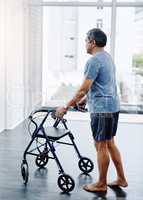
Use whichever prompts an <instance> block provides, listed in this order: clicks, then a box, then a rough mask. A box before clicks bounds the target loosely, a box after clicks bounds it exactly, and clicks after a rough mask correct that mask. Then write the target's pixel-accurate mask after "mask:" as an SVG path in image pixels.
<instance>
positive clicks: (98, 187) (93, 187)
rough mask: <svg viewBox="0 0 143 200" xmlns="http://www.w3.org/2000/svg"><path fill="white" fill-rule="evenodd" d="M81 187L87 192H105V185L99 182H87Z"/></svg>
mask: <svg viewBox="0 0 143 200" xmlns="http://www.w3.org/2000/svg"><path fill="white" fill-rule="evenodd" d="M83 189H84V190H86V191H88V192H106V191H107V185H105V184H104V185H103V184H101V183H94V184H87V185H84V186H83Z"/></svg>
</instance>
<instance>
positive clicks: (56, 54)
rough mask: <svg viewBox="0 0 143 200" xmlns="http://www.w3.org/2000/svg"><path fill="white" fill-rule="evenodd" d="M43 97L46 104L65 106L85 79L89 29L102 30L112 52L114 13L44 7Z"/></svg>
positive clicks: (107, 10) (94, 8)
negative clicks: (112, 19) (112, 18)
mask: <svg viewBox="0 0 143 200" xmlns="http://www.w3.org/2000/svg"><path fill="white" fill-rule="evenodd" d="M43 14H44V24H43V94H44V103H45V102H47V101H48V102H49V101H50V102H51V103H54V102H57V101H58V104H60V103H61V104H62V103H63V102H64V101H67V100H68V99H70V98H71V97H72V96H73V94H74V92H75V90H76V89H77V88H78V86H79V84H80V83H81V81H82V79H83V69H84V65H85V62H86V60H87V59H88V58H89V55H87V54H86V49H85V37H86V33H87V31H88V30H89V29H92V28H95V27H99V28H102V29H103V30H104V31H105V32H106V33H107V37H108V44H107V47H106V50H107V51H110V24H111V22H110V21H111V9H110V8H103V9H97V8H96V7H49V8H48V7H44V10H43Z"/></svg>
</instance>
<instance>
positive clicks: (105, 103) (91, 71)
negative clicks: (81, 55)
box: [84, 51, 120, 113]
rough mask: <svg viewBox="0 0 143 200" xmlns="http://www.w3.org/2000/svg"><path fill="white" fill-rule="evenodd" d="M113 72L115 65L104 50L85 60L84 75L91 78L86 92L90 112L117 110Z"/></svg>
mask: <svg viewBox="0 0 143 200" xmlns="http://www.w3.org/2000/svg"><path fill="white" fill-rule="evenodd" d="M115 74H116V73H115V65H114V63H113V61H112V58H111V56H110V55H109V54H108V53H107V52H106V51H101V52H97V53H96V54H95V55H94V56H92V57H91V58H90V59H89V60H88V61H87V63H86V65H85V70H84V76H85V79H91V80H93V84H92V86H91V88H90V90H89V91H88V94H87V102H88V106H89V112H90V113H107V112H117V111H119V109H120V105H119V97H118V94H117V86H116V77H115Z"/></svg>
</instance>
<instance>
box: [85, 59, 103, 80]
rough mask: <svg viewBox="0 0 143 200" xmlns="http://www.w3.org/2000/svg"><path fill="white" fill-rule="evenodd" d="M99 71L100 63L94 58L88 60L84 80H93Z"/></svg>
mask: <svg viewBox="0 0 143 200" xmlns="http://www.w3.org/2000/svg"><path fill="white" fill-rule="evenodd" d="M99 69H100V62H99V61H98V59H96V58H93V57H92V58H90V59H89V60H88V61H87V63H86V65H85V70H84V77H85V79H91V80H95V79H96V77H97V75H98V73H99Z"/></svg>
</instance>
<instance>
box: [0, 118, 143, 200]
mask: <svg viewBox="0 0 143 200" xmlns="http://www.w3.org/2000/svg"><path fill="white" fill-rule="evenodd" d="M68 125H69V129H70V130H71V131H72V133H73V134H74V136H75V142H76V143H77V145H78V147H79V149H80V152H81V154H82V155H84V156H87V157H89V158H91V159H92V160H93V162H94V163H95V168H94V171H93V172H92V173H91V174H90V175H88V176H85V175H83V174H81V172H80V170H79V168H78V159H77V156H76V154H75V152H74V151H73V148H72V147H69V146H66V145H58V146H56V150H57V154H58V156H59V159H60V161H61V163H62V166H63V168H64V169H65V172H66V173H68V174H70V175H71V176H72V177H73V178H74V180H75V184H76V186H75V189H74V190H73V191H72V192H71V193H70V194H63V193H61V191H60V189H59V187H58V185H57V178H58V169H57V166H56V163H55V161H54V160H50V161H49V162H48V164H47V167H46V168H43V169H39V168H37V167H36V165H35V157H34V156H27V160H28V164H29V182H28V184H27V186H26V187H25V186H24V185H23V181H22V178H21V172H20V165H21V161H22V156H23V152H24V150H25V148H26V145H27V144H28V142H29V141H30V136H29V135H28V132H27V124H26V123H23V124H21V125H19V126H18V127H17V128H15V129H14V130H12V131H5V132H3V133H1V134H0V200H45V199H48V200H97V199H107V200H114V199H115V200H117V199H118V200H125V199H127V200H142V199H143V190H142V189H143V178H142V177H143V170H142V169H143V153H142V146H143V125H142V124H133V123H131V124H130V123H128V124H126V123H120V124H119V128H118V133H117V137H116V141H117V143H118V146H119V148H120V150H121V154H122V155H123V160H124V167H125V171H126V176H127V178H128V182H129V186H128V188H127V189H121V188H112V189H111V188H108V191H107V193H106V194H105V193H96V194H94V193H88V192H86V191H84V190H83V189H82V186H83V185H84V184H86V183H91V182H95V181H96V179H97V176H98V174H97V165H96V153H95V149H94V146H93V142H92V137H91V132H90V127H89V121H85V120H84V121H69V122H68ZM115 175H116V174H115V170H114V168H113V165H112V163H111V164H110V168H109V173H108V180H109V181H111V180H113V179H114V178H115Z"/></svg>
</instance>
